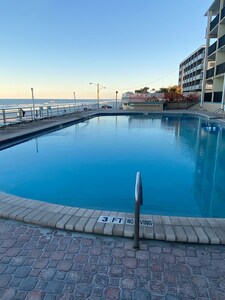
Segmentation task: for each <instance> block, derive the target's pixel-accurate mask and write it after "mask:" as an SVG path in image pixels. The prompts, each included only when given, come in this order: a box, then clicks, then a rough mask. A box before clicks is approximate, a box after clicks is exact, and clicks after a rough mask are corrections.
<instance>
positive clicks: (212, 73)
mask: <svg viewBox="0 0 225 300" xmlns="http://www.w3.org/2000/svg"><path fill="white" fill-rule="evenodd" d="M214 71H215V68H211V69H208V70H207V71H206V79H208V78H211V77H213V76H214Z"/></svg>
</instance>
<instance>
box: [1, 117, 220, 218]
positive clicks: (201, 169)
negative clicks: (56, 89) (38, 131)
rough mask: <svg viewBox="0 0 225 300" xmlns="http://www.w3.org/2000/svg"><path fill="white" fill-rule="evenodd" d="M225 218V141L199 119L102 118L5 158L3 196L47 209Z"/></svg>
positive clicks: (8, 152)
mask: <svg viewBox="0 0 225 300" xmlns="http://www.w3.org/2000/svg"><path fill="white" fill-rule="evenodd" d="M137 171H140V172H141V174H142V181H143V195H144V205H143V207H142V209H141V210H142V213H150V214H162V215H179V216H203V217H225V185H224V182H225V134H224V130H223V129H221V128H219V126H218V125H212V126H211V127H209V126H208V125H206V124H205V120H204V119H201V118H199V117H190V116H189V117H175V116H173V117H170V116H169V117H168V116H163V115H161V116H160V115H158V116H151V115H149V116H146V115H132V116H101V117H97V118H93V119H91V120H88V121H85V122H82V123H79V124H75V125H73V126H70V127H67V128H64V129H61V130H58V131H55V132H53V133H49V134H45V135H42V136H40V137H38V138H34V139H32V140H30V141H28V142H25V143H22V144H19V145H17V146H14V147H11V148H8V149H5V150H2V151H0V190H1V191H5V192H8V193H12V194H15V195H18V196H22V197H27V198H31V199H37V200H43V201H47V202H52V203H57V204H63V205H70V206H80V207H84V208H94V209H101V210H114V211H127V212H132V211H133V207H134V185H135V178H136V172H137Z"/></svg>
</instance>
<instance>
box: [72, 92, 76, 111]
mask: <svg viewBox="0 0 225 300" xmlns="http://www.w3.org/2000/svg"><path fill="white" fill-rule="evenodd" d="M73 99H74V105H75V109H76V93H75V92H73Z"/></svg>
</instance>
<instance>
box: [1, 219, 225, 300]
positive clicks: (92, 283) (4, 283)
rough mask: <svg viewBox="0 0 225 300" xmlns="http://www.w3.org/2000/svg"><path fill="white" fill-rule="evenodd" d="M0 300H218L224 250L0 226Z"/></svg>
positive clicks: (223, 287)
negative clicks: (138, 243) (138, 247)
mask: <svg viewBox="0 0 225 300" xmlns="http://www.w3.org/2000/svg"><path fill="white" fill-rule="evenodd" d="M0 299H3V300H10V299H18V300H19V299H21V300H24V299H25V300H28V299H29V300H37V299H44V300H50V299H58V300H66V299H69V300H70V299H71V300H72V299H95V300H98V299H124V300H125V299H135V300H136V299H138V300H144V299H146V300H149V299H157V300H160V299H168V300H169V299H170V300H172V299H173V300H174V299H202V300H203V299H214V300H216V299H218V300H219V299H221V300H224V299H225V247H224V246H222V245H217V246H215V245H199V244H198V245H196V244H182V243H169V242H159V241H147V240H143V241H141V243H140V250H134V249H133V241H132V240H130V239H128V238H126V239H125V238H119V237H117V238H116V237H106V236H96V235H93V234H92V235H88V234H79V233H74V232H69V231H64V230H53V229H49V228H44V227H38V226H35V225H29V224H24V223H20V222H17V221H9V220H5V219H0Z"/></svg>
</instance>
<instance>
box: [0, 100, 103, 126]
mask: <svg viewBox="0 0 225 300" xmlns="http://www.w3.org/2000/svg"><path fill="white" fill-rule="evenodd" d="M97 108H98V105H97V104H96V103H94V104H81V105H72V104H71V105H70V104H69V105H57V106H49V105H48V106H39V107H36V108H35V110H33V108H32V107H22V108H19V107H17V108H6V109H0V126H5V125H10V124H15V123H20V122H25V121H31V120H37V119H45V118H50V117H56V116H62V115H67V114H72V113H75V112H81V111H87V110H93V109H97Z"/></svg>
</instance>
